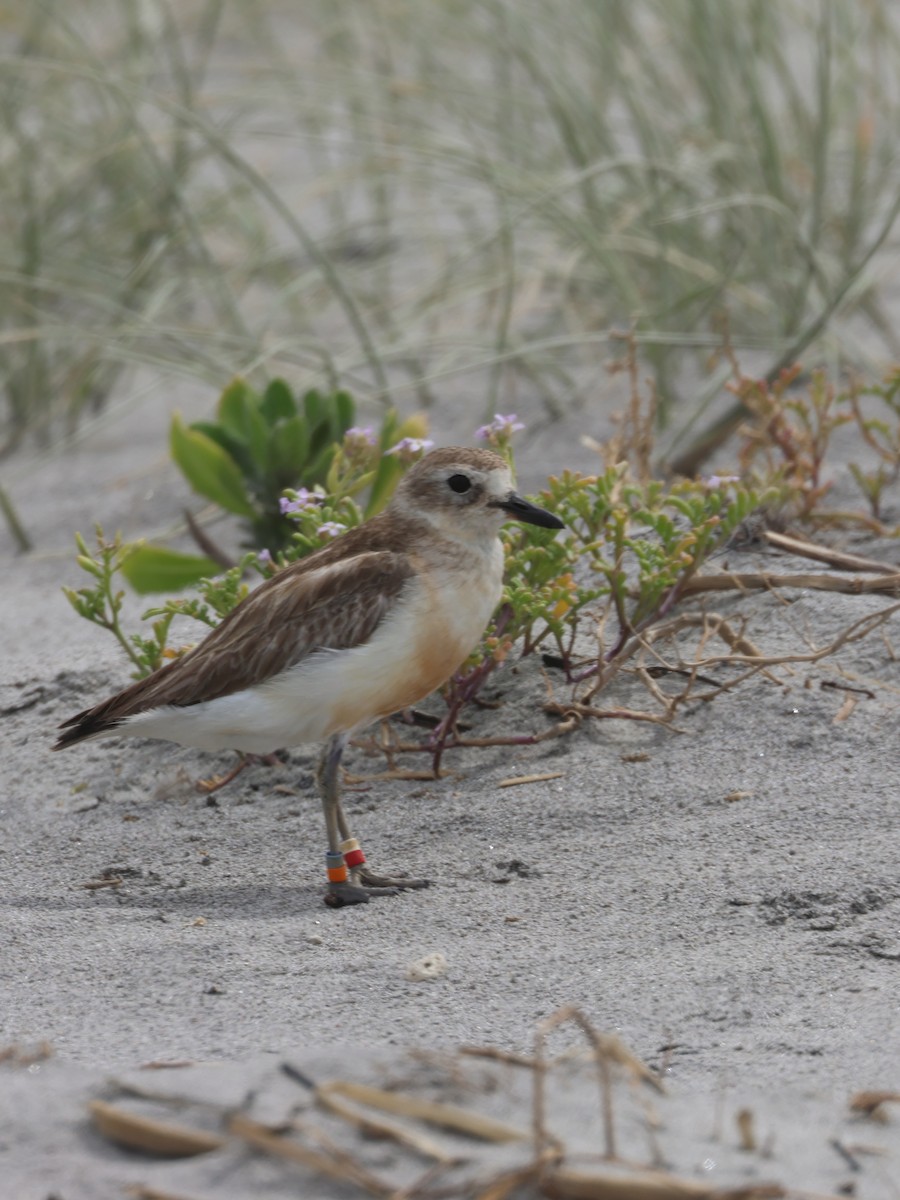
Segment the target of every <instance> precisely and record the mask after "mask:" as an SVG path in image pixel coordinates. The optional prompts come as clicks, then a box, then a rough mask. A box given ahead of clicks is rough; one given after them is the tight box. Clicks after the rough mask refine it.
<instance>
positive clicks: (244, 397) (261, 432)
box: [218, 379, 267, 474]
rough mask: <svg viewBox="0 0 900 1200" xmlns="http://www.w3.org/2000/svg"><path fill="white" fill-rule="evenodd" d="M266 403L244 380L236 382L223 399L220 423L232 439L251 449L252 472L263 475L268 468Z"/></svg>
mask: <svg viewBox="0 0 900 1200" xmlns="http://www.w3.org/2000/svg"><path fill="white" fill-rule="evenodd" d="M261 403H262V401H261V399H260V397H259V396H258V395H257V394H256V392H254V390H253V388H251V387H250V386H249V385H248V384H246V383H245V382H244V380H243V379H235V380H234V382H233V383H230V384H229V385H228V387H227V388H226V389H225V391H224V392H223V393H222V395H221V396H220V397H219V410H218V412H219V420H220V421H221V423H222V424H223V425H224V426H225V428H226V430H227V431H228V433H230V434H231V436H232V437H235V438H237V439H238V441H240V442H242V443H243V444H244V445H245V446H246V447H247V452H248V453H249V455H250V460H251V468H252V469H254V470H255V471H256V472H257V473H259V474H262V472H263V471H265V466H266V434H267V430H266V422H265V421H264V420H263V418H262V416H261V415H260V405H261Z"/></svg>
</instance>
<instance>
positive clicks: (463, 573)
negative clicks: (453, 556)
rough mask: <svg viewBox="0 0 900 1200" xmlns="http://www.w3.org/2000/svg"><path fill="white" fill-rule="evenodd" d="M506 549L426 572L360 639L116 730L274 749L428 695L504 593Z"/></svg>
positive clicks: (216, 746)
mask: <svg viewBox="0 0 900 1200" xmlns="http://www.w3.org/2000/svg"><path fill="white" fill-rule="evenodd" d="M502 571H503V552H502V549H501V547H500V543H499V542H497V543H496V551H495V552H493V553H492V554H491V555H490V557H482V556H478V558H477V560H475V561H474V562H473V565H472V569H468V570H460V569H458V568H457V569H455V570H453V571H452V572H449V571H447V572H441V571H434V572H429V573H428V576H427V579H425V578H424V577H418V578H417V579H416V581H415V582H414V583H413V584H411V585H410V586H409V587H408V588H407V589H406V590H405V591H404V592H403V593H402V594H401V597H400V598H399V600H398V606H397V609H396V611H395V612H394V613H392V614H391V615H390V616H388V617H387V618H386V619H385V620H384V621H383V622H382V623H381V625H380V626H379V627H378V629H377V630H376V632H375V635H374V637H373V638H372V639H371V640H370V641H369V642H367V643H366V644H365V645H362V646H356V647H354V648H353V649H351V650H320V651H317V652H316V653H315V654H312V655H310V656H309V658H307V659H305V660H304V661H303V662H302V663H300V664H299V665H298V666H296V667H292V668H291V669H290V670H288V671H285V672H283V673H282V674H280V675H276V676H273V677H272V678H271V679H269V680H267V681H266V682H265V683H262V684H258V685H256V686H255V687H252V688H248V689H246V690H245V691H241V692H234V693H233V694H232V695H230V696H221V697H219V698H218V699H216V700H210V701H206V702H204V703H202V704H193V705H190V706H189V707H184V708H179V707H175V706H171V705H169V706H166V707H164V708H158V709H154V710H152V711H150V712H146V713H139V714H137V715H136V716H134V717H130V718H128V720H127V721H126V722H125V723H124V724H123V725H122V726H120V727H119V729H118V730H116V731H115V732H116V733H117V734H119V735H125V736H129V735H131V736H139V737H151V738H164V739H166V740H168V741H173V742H179V743H180V744H181V745H183V746H194V747H197V748H198V749H201V750H224V749H232V750H243V751H247V752H248V753H252V754H268V753H270V752H271V751H273V750H277V749H280V748H288V747H291V746H298V745H302V744H304V743H307V742H320V741H323V740H324V739H325V738H327V737H330V736H331V735H332V734H334V733H338V732H341V731H345V730H350V729H353V728H355V727H357V726H361V725H366V724H369V723H370V722H372V721H374V720H376V719H377V718H378V717H382V716H387V715H388V714H389V713H392V712H397V711H398V709H401V708H405V707H407V706H408V705H410V704H415V703H417V702H418V701H419V700H422V699H424V697H425V696H427V695H428V694H429V693H430V692H432V691H434V689H435V688H437V687H439V686H440V685H441V684H442V683H444V681H445V680H447V679H448V678H449V677H450V675H452V674H453V672H454V671H455V670H456V669H457V667H458V666H459V665H460V664H461V663H462V662H463V660H464V659H465V658H466V657H467V656H468V655H469V654H470V653H471V651H472V650H473V649H474V648H475V646H476V645H477V643H478V639H479V638H480V637H481V635H482V633H483V632H484V629H485V627H486V625H487V623H488V621H489V620H490V618H491V614H492V613H493V611H494V609H495V608H496V606H497V603H498V602H499V599H500V593H501V584H502Z"/></svg>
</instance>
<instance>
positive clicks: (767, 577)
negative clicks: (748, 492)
mask: <svg viewBox="0 0 900 1200" xmlns="http://www.w3.org/2000/svg"><path fill="white" fill-rule="evenodd" d="M776 588H808V589H809V590H810V591H819V592H844V593H846V594H848V595H852V596H855V595H861V594H863V593H866V592H897V591H900V572H898V571H896V570H894V571H893V573H892V574H890V575H885V576H883V577H882V578H880V579H860V578H856V579H835V578H834V576H832V575H773V574H771V573H770V572H768V571H759V572H751V573H740V572H733V571H729V572H723V573H722V574H721V575H695V576H694V577H693V578H692V579H688V580H686V581H685V584H684V587H683V588H682V591H681V596H682V598H686V597H688V596H697V595H700V594H701V593H703V592H735V591H737V592H743V591H753V590H756V591H759V590H764V591H774V590H775V589H776Z"/></svg>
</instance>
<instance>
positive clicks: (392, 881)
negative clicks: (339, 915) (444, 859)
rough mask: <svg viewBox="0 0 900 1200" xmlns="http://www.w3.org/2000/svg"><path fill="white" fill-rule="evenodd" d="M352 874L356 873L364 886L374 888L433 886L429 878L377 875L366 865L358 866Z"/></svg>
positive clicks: (397, 890)
mask: <svg viewBox="0 0 900 1200" xmlns="http://www.w3.org/2000/svg"><path fill="white" fill-rule="evenodd" d="M351 875H355V876H356V880H357V881H358V882H359V883H361V884H362V886H363V887H364V888H369V889H372V890H378V889H382V890H384V889H391V890H393V891H395V892H404V891H406V890H407V889H412V888H427V887H431V881H430V880H428V879H410V877H409V876H408V875H376V874H375V873H374V872H373V871H368V870H366V869H365V867H362V868H358V869H357V870H356V871H353V872H351Z"/></svg>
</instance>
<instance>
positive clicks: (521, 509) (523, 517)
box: [494, 492, 564, 529]
mask: <svg viewBox="0 0 900 1200" xmlns="http://www.w3.org/2000/svg"><path fill="white" fill-rule="evenodd" d="M494 503H495V505H496V506H497V508H502V509H503V511H504V512H505V513H508V514H509V516H510V517H511V519H512V520H513V521H524V522H525V524H526V525H540V526H541V527H542V528H543V529H563V528H564V526H563V523H562V521H561V520H560V519H559V517H555V516H554V515H553V513H550V512H547V510H546V508H538V506H537V505H536V504H532V503H531V501H530V500H526V499H525V498H524V496H520V495H519V494H518V492H510V493H509V495H508V496H507V497H506V499H505V500H495V501H494Z"/></svg>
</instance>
